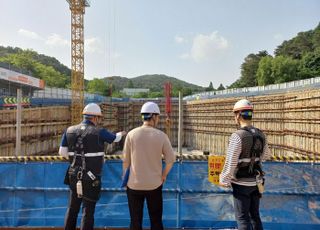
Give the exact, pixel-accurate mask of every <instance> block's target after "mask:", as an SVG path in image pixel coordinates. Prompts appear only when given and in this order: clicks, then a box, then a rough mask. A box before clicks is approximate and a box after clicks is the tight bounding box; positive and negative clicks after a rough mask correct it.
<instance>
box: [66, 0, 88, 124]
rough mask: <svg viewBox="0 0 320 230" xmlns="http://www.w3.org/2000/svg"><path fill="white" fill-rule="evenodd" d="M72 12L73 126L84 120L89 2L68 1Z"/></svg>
mask: <svg viewBox="0 0 320 230" xmlns="http://www.w3.org/2000/svg"><path fill="white" fill-rule="evenodd" d="M67 2H68V3H69V6H70V10H71V91H72V96H71V124H77V123H79V122H81V120H82V114H81V112H82V109H83V104H84V33H83V30H84V26H83V16H84V13H85V7H88V6H90V3H89V1H88V0H67Z"/></svg>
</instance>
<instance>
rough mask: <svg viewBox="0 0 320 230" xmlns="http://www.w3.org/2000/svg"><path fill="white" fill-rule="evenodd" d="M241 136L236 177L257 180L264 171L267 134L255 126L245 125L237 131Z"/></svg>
mask: <svg viewBox="0 0 320 230" xmlns="http://www.w3.org/2000/svg"><path fill="white" fill-rule="evenodd" d="M236 133H237V134H238V135H239V137H240V138H241V143H242V149H241V153H240V156H239V160H238V165H237V168H236V170H235V175H234V176H235V178H237V179H242V180H245V179H246V178H247V179H248V180H247V181H251V180H255V179H256V175H258V173H260V174H261V175H262V174H263V172H262V167H261V157H262V153H263V148H264V145H265V136H264V134H263V133H262V132H261V131H260V130H259V129H257V128H255V127H253V126H249V127H243V128H241V129H239V130H237V131H236Z"/></svg>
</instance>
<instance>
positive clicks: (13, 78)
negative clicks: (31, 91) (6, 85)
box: [0, 67, 44, 89]
mask: <svg viewBox="0 0 320 230" xmlns="http://www.w3.org/2000/svg"><path fill="white" fill-rule="evenodd" d="M0 79H3V80H7V81H10V82H16V83H20V84H23V85H30V86H33V87H37V88H40V89H44V81H43V80H41V79H38V78H35V77H31V76H28V75H25V74H22V73H18V72H15V71H12V70H8V69H5V68H1V67H0Z"/></svg>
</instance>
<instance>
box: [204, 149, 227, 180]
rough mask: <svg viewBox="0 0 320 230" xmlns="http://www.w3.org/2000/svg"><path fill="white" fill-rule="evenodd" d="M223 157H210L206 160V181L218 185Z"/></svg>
mask: <svg viewBox="0 0 320 230" xmlns="http://www.w3.org/2000/svg"><path fill="white" fill-rule="evenodd" d="M224 161H225V156H214V155H210V156H209V158H208V180H209V181H210V182H211V183H213V184H216V185H218V184H219V175H220V173H221V172H222V169H223V166H224Z"/></svg>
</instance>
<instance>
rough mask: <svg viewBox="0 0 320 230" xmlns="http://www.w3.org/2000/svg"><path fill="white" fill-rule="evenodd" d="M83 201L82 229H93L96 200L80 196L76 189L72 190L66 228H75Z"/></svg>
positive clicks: (70, 229) (69, 229) (73, 229)
mask: <svg viewBox="0 0 320 230" xmlns="http://www.w3.org/2000/svg"><path fill="white" fill-rule="evenodd" d="M81 203H82V218H81V227H80V230H93V226H94V210H95V207H96V202H92V201H88V200H86V199H82V198H78V196H77V193H76V192H75V191H72V190H70V197H69V206H68V210H67V213H66V216H65V221H64V229H65V230H75V229H76V226H77V218H78V213H79V210H80V206H81Z"/></svg>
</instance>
